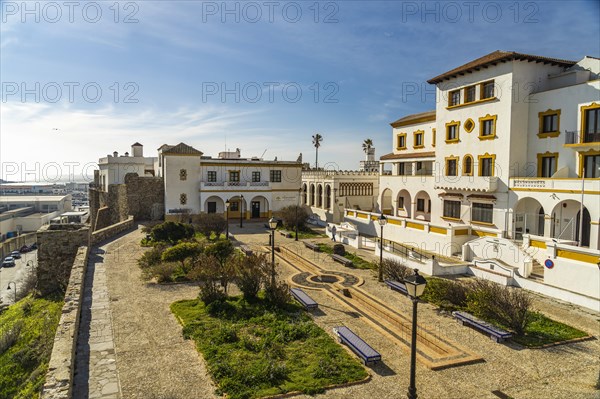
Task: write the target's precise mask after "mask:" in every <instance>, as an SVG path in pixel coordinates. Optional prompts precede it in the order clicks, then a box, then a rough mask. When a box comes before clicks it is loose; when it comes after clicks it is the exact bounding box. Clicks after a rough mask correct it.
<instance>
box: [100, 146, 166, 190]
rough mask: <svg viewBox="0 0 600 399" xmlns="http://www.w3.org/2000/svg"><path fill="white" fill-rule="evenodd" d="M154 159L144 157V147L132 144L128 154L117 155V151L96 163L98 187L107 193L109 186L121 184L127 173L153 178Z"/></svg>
mask: <svg viewBox="0 0 600 399" xmlns="http://www.w3.org/2000/svg"><path fill="white" fill-rule="evenodd" d="M156 162H157V158H156V157H144V146H143V145H141V144H140V143H134V144H132V146H131V154H130V153H129V152H126V153H124V154H123V155H119V153H118V152H117V151H115V152H113V154H112V155H107V156H106V157H104V158H100V160H99V161H98V167H99V169H100V170H99V176H100V185H101V186H102V189H103V190H104V191H108V185H109V184H123V183H124V182H125V175H126V174H127V173H137V174H138V176H141V177H143V176H154V175H155V172H154V171H155V169H156V165H155V164H156Z"/></svg>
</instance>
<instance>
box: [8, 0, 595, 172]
mask: <svg viewBox="0 0 600 399" xmlns="http://www.w3.org/2000/svg"><path fill="white" fill-rule="evenodd" d="M0 3H1V12H2V15H1V17H2V21H1V30H0V32H1V37H0V44H1V61H0V67H1V69H0V78H1V81H2V102H1V103H0V107H1V114H0V117H1V121H0V129H1V130H0V162H1V163H2V172H3V175H4V178H5V179H10V180H23V179H22V178H23V177H24V178H26V179H27V180H32V179H38V180H52V179H54V178H56V176H57V175H58V173H57V172H56V171H57V170H58V169H59V168H58V167H57V166H56V164H58V166H59V167H60V170H61V175H60V177H62V178H63V179H64V178H67V177H68V171H69V168H74V170H75V171H76V176H75V179H76V180H81V178H82V170H86V171H88V173H87V174H85V176H88V175H89V174H90V170H91V166H90V164H91V163H94V162H97V160H98V158H99V157H101V156H105V155H106V154H108V153H112V152H113V151H115V150H116V151H119V153H123V152H125V151H128V150H129V146H130V145H131V144H132V143H133V142H135V141H139V142H141V143H142V144H144V150H145V153H146V155H155V153H156V151H155V150H156V148H157V147H158V146H160V145H161V144H164V143H169V144H176V143H179V142H181V141H183V142H186V143H188V144H190V145H193V146H194V147H195V148H197V149H199V150H201V151H203V152H204V153H205V154H207V155H213V156H216V154H217V152H218V151H222V150H224V149H225V148H229V149H231V150H234V149H235V148H238V147H239V148H240V149H241V150H242V156H254V155H258V156H260V155H262V154H263V153H264V157H265V158H266V159H273V158H274V157H276V156H277V157H278V159H280V160H282V159H284V160H295V159H296V158H297V156H298V154H299V153H301V152H302V153H303V154H304V159H305V161H310V162H311V163H314V155H315V154H314V148H313V147H312V144H311V136H312V135H313V134H315V133H317V132H318V133H320V134H321V135H323V137H324V140H323V143H322V147H321V148H320V150H319V164H320V165H324V164H325V165H327V166H328V167H335V168H340V169H354V168H356V167H357V166H358V161H359V160H360V159H362V157H363V156H364V154H363V153H362V150H361V143H362V141H363V140H364V139H366V138H371V139H373V141H374V144H375V147H376V148H377V155H378V156H380V155H383V154H385V153H388V152H391V149H392V138H391V134H390V133H391V127H390V126H389V123H390V122H392V121H394V120H396V119H398V118H400V117H402V116H404V115H407V114H410V113H415V112H421V111H426V110H429V109H433V108H434V107H435V104H434V95H433V93H434V87H432V86H430V85H428V84H427V83H425V81H426V80H427V79H429V78H432V77H433V76H436V75H438V74H440V73H442V72H445V71H447V70H449V69H452V68H454V67H456V66H458V65H461V64H463V63H465V62H468V61H471V60H473V59H475V58H478V57H480V56H483V55H485V54H487V53H489V52H492V51H495V50H512V51H518V52H523V53H528V54H536V55H543V56H548V57H556V58H563V59H571V60H579V59H581V58H583V56H585V55H592V56H596V57H598V56H600V44H599V38H600V28H599V26H600V24H599V21H600V7H599V2H598V1H569V2H560V1H551V2H476V1H475V2H471V3H469V2H462V1H460V2H421V1H419V2H400V1H387V2H383V1H337V2H334V1H331V2H327V1H324V2H315V1H297V2H279V1H274V2H263V1H257V2H236V1H229V2H221V1H218V2H200V1H169V2H167V1H138V2H119V3H116V4H117V6H115V2H113V1H97V2H91V3H90V2H81V3H79V2H74V5H73V6H70V7H72V8H69V6H66V5H65V4H64V3H63V2H56V3H53V4H55V5H56V6H54V5H52V6H48V4H49V3H47V2H34V1H31V2H28V3H27V5H26V7H27V10H26V9H24V7H23V4H24V3H22V2H10V1H2V2H0ZM467 4H470V5H467ZM36 19H37V20H36ZM36 84H37V85H39V86H36ZM84 87H85V90H84ZM58 89H60V92H59V90H58ZM98 89H100V90H101V91H102V92H101V94H100V92H99V91H98ZM223 89H225V90H228V92H227V93H226V94H223ZM409 89H411V90H414V89H417V91H418V92H417V93H416V94H408V93H407V90H409ZM70 91H71V93H70ZM300 92H301V97H298V93H300ZM36 96H37V97H38V98H36ZM270 96H272V98H270ZM236 97H237V98H236ZM69 165H72V166H69ZM27 171H32V172H31V173H27Z"/></svg>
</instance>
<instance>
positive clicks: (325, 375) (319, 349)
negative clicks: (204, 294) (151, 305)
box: [171, 297, 368, 399]
mask: <svg viewBox="0 0 600 399" xmlns="http://www.w3.org/2000/svg"><path fill="white" fill-rule="evenodd" d="M171 310H172V312H173V313H174V314H175V315H176V316H177V318H178V319H179V321H180V322H181V323H182V325H183V326H184V327H183V334H184V336H185V337H186V338H190V339H193V340H194V341H195V343H196V347H197V348H198V350H199V351H200V352H201V353H202V354H203V356H204V359H205V360H206V363H207V366H208V369H209V372H210V374H211V375H212V377H213V379H214V380H215V382H216V384H217V385H218V387H219V388H218V391H219V392H218V393H219V394H227V396H228V397H229V398H232V399H235V398H238V399H239V398H260V397H265V396H271V395H279V394H285V393H288V392H294V391H300V392H303V393H307V394H315V393H319V392H323V391H324V389H325V388H326V387H331V386H332V385H339V384H345V383H349V382H353V381H361V380H364V379H365V378H366V377H367V376H368V374H367V372H366V370H365V369H364V368H363V367H362V365H361V364H360V363H359V362H358V360H356V359H355V358H353V357H352V356H351V355H350V354H349V353H348V352H346V351H345V350H344V349H343V348H342V347H341V346H340V345H339V344H337V343H336V342H335V341H334V339H333V338H332V337H330V336H329V335H328V334H327V333H326V332H325V331H323V330H322V329H321V328H319V327H318V326H317V325H316V324H315V323H314V322H313V321H312V320H311V319H310V317H309V316H308V315H306V313H305V312H304V311H302V310H301V308H300V307H299V305H295V304H289V305H288V306H286V308H285V309H274V308H272V307H269V305H268V304H267V303H266V302H265V301H264V300H263V299H261V298H259V299H256V300H255V301H252V302H248V301H246V300H245V299H243V298H242V297H234V298H228V299H227V300H226V301H225V302H216V303H213V304H211V305H209V306H208V307H207V306H205V305H204V303H203V302H201V301H200V300H197V299H195V300H186V301H179V302H175V303H173V304H172V305H171Z"/></svg>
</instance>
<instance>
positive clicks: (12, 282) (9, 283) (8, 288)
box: [6, 281, 17, 303]
mask: <svg viewBox="0 0 600 399" xmlns="http://www.w3.org/2000/svg"><path fill="white" fill-rule="evenodd" d="M11 284H13V285H14V286H15V303H17V283H15V282H14V281H9V282H8V287H6V289H7V290H10V285H11Z"/></svg>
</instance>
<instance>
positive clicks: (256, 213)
mask: <svg viewBox="0 0 600 399" xmlns="http://www.w3.org/2000/svg"><path fill="white" fill-rule="evenodd" d="M250 217H251V218H252V219H257V218H266V217H269V201H268V200H267V199H266V198H265V197H263V196H262V195H257V196H256V197H254V198H252V201H250Z"/></svg>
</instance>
